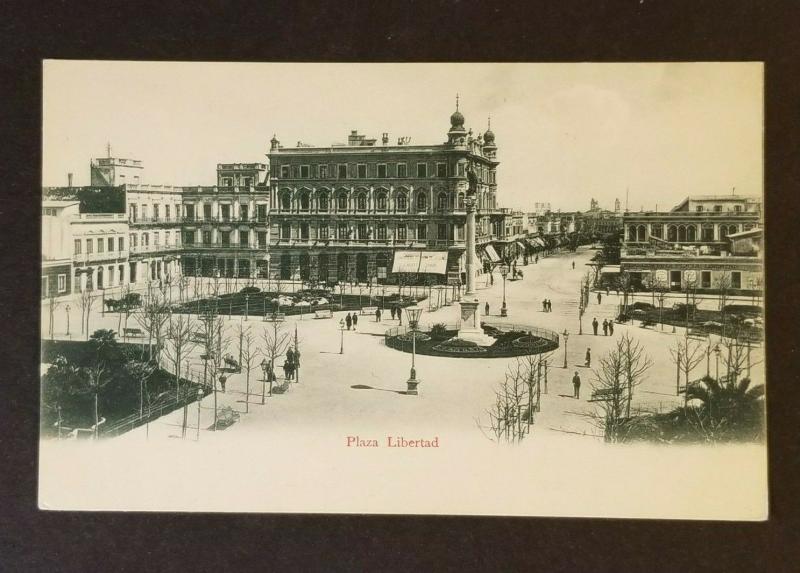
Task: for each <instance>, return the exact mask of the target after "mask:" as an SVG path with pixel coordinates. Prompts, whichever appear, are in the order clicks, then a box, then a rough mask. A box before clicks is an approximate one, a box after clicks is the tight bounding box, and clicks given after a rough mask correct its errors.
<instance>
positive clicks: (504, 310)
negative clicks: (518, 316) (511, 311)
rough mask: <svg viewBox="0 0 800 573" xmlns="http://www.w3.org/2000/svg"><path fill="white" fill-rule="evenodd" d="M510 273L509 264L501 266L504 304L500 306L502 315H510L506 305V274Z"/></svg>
mask: <svg viewBox="0 0 800 573" xmlns="http://www.w3.org/2000/svg"><path fill="white" fill-rule="evenodd" d="M507 275H508V266H507V265H501V266H500V276H502V277H503V306H501V307H500V316H508V308H507V307H506V276H507Z"/></svg>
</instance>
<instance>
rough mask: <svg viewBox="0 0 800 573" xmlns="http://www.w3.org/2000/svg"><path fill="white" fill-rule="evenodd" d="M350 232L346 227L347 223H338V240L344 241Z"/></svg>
mask: <svg viewBox="0 0 800 573" xmlns="http://www.w3.org/2000/svg"><path fill="white" fill-rule="evenodd" d="M349 235H350V233H349V232H348V229H347V223H339V226H338V227H337V229H336V236H337V237H338V238H339V240H340V241H346V240H347V238H348V236H349Z"/></svg>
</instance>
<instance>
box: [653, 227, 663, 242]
mask: <svg viewBox="0 0 800 573" xmlns="http://www.w3.org/2000/svg"><path fill="white" fill-rule="evenodd" d="M650 233H651V234H652V235H653V236H654V237H658V238H659V239H663V238H664V227H662V226H661V225H652V226H651V227H650Z"/></svg>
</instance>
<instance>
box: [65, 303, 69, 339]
mask: <svg viewBox="0 0 800 573" xmlns="http://www.w3.org/2000/svg"><path fill="white" fill-rule="evenodd" d="M66 310H67V336H69V305H67V308H66Z"/></svg>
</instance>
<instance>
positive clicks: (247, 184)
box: [242, 177, 253, 187]
mask: <svg viewBox="0 0 800 573" xmlns="http://www.w3.org/2000/svg"><path fill="white" fill-rule="evenodd" d="M252 185H253V178H252V177H242V187H250V186H252Z"/></svg>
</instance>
